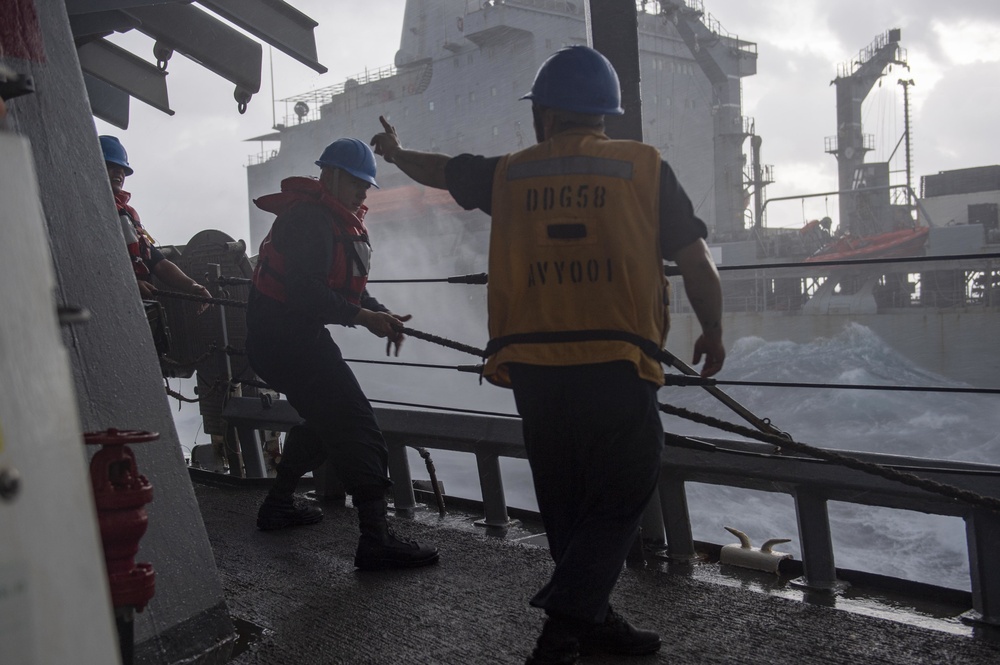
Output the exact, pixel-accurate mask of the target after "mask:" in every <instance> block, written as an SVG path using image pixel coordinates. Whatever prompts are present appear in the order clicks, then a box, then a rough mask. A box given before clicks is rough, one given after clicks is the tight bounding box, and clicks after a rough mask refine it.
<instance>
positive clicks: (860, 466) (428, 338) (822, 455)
mask: <svg viewBox="0 0 1000 665" xmlns="http://www.w3.org/2000/svg"><path fill="white" fill-rule="evenodd" d="M976 258H1000V254H997V255H994V254H986V255H980V256H978V257H976ZM847 263H851V262H847ZM853 263H861V262H853ZM810 265H819V264H810ZM734 268H735V266H734ZM155 293H156V295H160V296H164V297H168V298H177V299H179V300H190V301H194V302H203V303H204V302H207V303H210V304H213V305H224V306H229V307H244V308H245V307H246V303H245V302H242V301H239V300H231V299H228V298H206V297H204V296H195V295H190V294H186V293H176V292H172V291H159V290H157V291H156V292H155ZM400 331H401V332H402V333H404V334H406V335H409V336H410V337H413V338H416V339H420V340H423V341H425V342H431V343H433V344H438V345H440V346H444V347H446V348H449V349H453V350H455V351H461V352H463V353H468V354H471V355H474V356H476V357H478V358H483V357H485V351H484V350H483V349H478V348H476V347H473V346H469V345H468V344H462V343H460V342H455V341H453V340H449V339H447V338H444V337H440V336H438V335H432V334H430V333H425V332H422V331H419V330H415V329H413V328H408V327H406V326H400ZM216 350H218V349H210V352H214V351H216ZM225 352H226V353H230V354H239V353H242V352H241V351H240V350H238V349H233V348H231V347H227V348H226V349H225ZM654 357H656V359H657V360H659V361H660V362H663V363H665V364H668V365H672V366H676V365H677V359H676V357H675V356H673V355H672V354H671V353H669V352H668V351H666V350H665V349H661V350H660V351H659V352H658V353H657V354H656V355H655V356H654ZM371 362H374V361H371ZM418 366H419V365H418ZM670 380H671V382H675V383H674V385H700V386H702V387H704V388H706V389H709V388H712V387H713V386H714V385H716V384H717V383H723V382H717V381H705V380H700V381H699V380H696V379H694V378H689V377H683V378H681V379H679V380H678V379H675V378H673V377H671V379H670ZM234 383H240V384H243V385H251V386H254V387H258V388H268V386H267V385H266V384H263V383H260V382H258V381H251V380H247V379H240V380H236V381H234ZM724 385H764V384H763V383H760V382H740V383H736V382H725V383H724ZM767 385H775V386H781V387H824V386H822V385H820V384H791V383H788V384H781V383H777V382H775V383H770V384H767ZM846 387H847V388H854V389H859V386H846ZM861 389H868V388H861ZM870 389H882V390H907V389H918V390H923V391H930V390H931V389H929V388H919V387H906V386H896V387H893V386H871V387H870ZM167 392H168V394H172V392H171V391H170V389H169V388H167ZM943 392H988V393H994V392H1000V391H995V390H991V389H982V390H979V389H959V388H956V389H950V390H947V391H943ZM723 394H724V393H723ZM172 396H175V395H172ZM177 397H178V399H185V400H186V399H187V398H183V396H179V395H177ZM370 401H372V402H377V403H381V404H392V405H397V406H407V407H412V408H422V409H435V410H443V411H454V412H457V413H471V414H478V415H492V416H499V417H506V418H517V417H518V416H517V415H512V414H505V413H494V412H488V411H478V410H473V409H457V408H451V407H441V406H434V405H429V404H414V403H409V402H393V401H386V400H374V399H373V400H370ZM660 410H661V411H663V412H664V413H667V414H670V415H675V416H679V417H682V418H687V419H689V420H692V421H694V422H698V423H702V424H705V425H709V426H711V427H715V428H717V429H721V430H723V431H727V432H731V433H734V434H740V435H742V436H746V437H749V438H754V439H758V440H760V441H764V442H766V443H771V444H773V445H776V446H779V447H782V448H790V449H792V450H797V451H799V452H802V453H805V454H807V455H811V456H813V457H816V458H819V459H823V460H826V461H829V462H833V463H836V464H841V465H843V466H846V467H847V468H850V469H854V470H857V471H862V472H864V473H870V474H873V475H877V476H881V477H882V478H886V479H888V480H893V481H896V482H900V483H903V484H904V485H910V486H912V487H917V488H919V489H923V490H926V491H928V492H932V493H935V494H940V495H943V496H946V497H948V498H952V499H957V500H959V501H963V502H965V503H969V504H972V505H977V506H984V507H986V508H989V509H990V510H993V511H996V512H1000V499H996V498H994V497H985V496H981V495H979V494H977V493H975V492H971V491H969V490H963V489H962V488H960V487H955V486H953V485H948V484H945V483H939V482H937V481H934V480H930V479H928V478H922V477H920V476H917V475H915V474H912V473H909V472H904V471H899V470H897V469H893V468H891V467H886V466H883V465H880V464H874V463H871V462H865V461H863V460H859V459H857V458H855V457H851V456H849V455H842V454H840V453H836V452H833V451H830V450H825V449H822V448H816V447H814V446H810V445H807V444H804V443H799V442H796V441H793V440H792V439H791V437H789V436H788V435H787V434H786V435H784V436H779V435H775V434H768V433H765V432H759V431H757V430H752V429H749V428H746V427H742V426H739V425H734V424H732V423H728V422H726V421H723V420H719V419H718V418H713V417H711V416H706V415H703V414H697V413H695V412H692V411H688V410H687V409H683V408H679V407H672V406H669V405H666V404H660ZM762 422H764V423H765V424H767V425H769V424H770V423H769V422H768V421H762Z"/></svg>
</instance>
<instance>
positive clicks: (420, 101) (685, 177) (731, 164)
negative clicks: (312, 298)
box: [247, 0, 757, 250]
mask: <svg viewBox="0 0 1000 665" xmlns="http://www.w3.org/2000/svg"><path fill="white" fill-rule="evenodd" d="M642 4H643V5H646V3H642ZM654 5H655V6H656V9H655V10H654ZM637 22H638V30H639V39H638V44H639V79H640V81H641V99H642V108H641V117H642V134H643V140H644V141H645V142H646V143H649V144H651V145H654V146H656V147H657V148H659V149H660V151H661V152H662V154H663V155H664V157H665V158H666V159H667V160H668V161H669V162H670V163H671V165H673V166H674V168H675V170H676V171H677V172H678V174H679V177H680V178H681V181H682V184H683V185H684V187H685V189H687V191H688V193H689V194H690V196H691V198H692V200H693V201H694V202H695V204H696V206H697V211H698V214H699V216H701V217H702V218H703V219H704V220H705V221H706V223H707V224H708V225H709V227H710V228H711V230H712V232H713V237H718V238H721V239H734V238H742V237H743V235H744V229H745V228H748V227H749V221H748V220H747V219H745V212H744V210H745V208H746V206H745V204H744V203H743V201H744V198H745V195H744V189H745V184H744V181H745V176H744V170H745V168H744V163H745V161H746V160H745V158H744V156H743V151H742V145H743V143H744V141H745V139H746V138H747V137H748V136H750V135H751V134H752V132H753V121H752V120H751V119H749V118H746V117H744V116H743V114H742V100H741V95H740V78H741V77H744V76H748V75H752V74H754V73H755V72H756V58H757V52H756V45H755V44H753V43H751V42H747V41H744V40H741V39H739V38H738V37H736V36H733V35H729V34H728V33H726V32H725V31H724V30H723V29H722V28H721V26H720V25H719V23H718V21H716V20H714V19H712V18H711V17H710V16H709V15H707V14H705V12H704V8H703V6H702V3H701V2H700V1H698V2H691V1H688V2H686V3H679V2H663V3H649V7H648V8H646V9H645V10H643V9H639V10H638V11H637ZM586 35H587V24H586V15H585V9H584V3H576V2H569V1H564V0H506V1H504V2H486V3H459V2H449V1H447V0H407V4H406V10H405V13H404V20H403V27H402V32H401V39H400V48H399V50H398V52H397V53H396V57H395V62H394V63H393V64H392V65H388V66H385V67H381V68H379V69H376V70H372V71H367V72H365V73H364V74H363V75H358V76H353V77H350V78H348V79H347V80H346V81H345V82H343V83H338V84H337V85H334V86H331V87H328V88H324V89H321V90H316V91H314V92H311V93H308V94H304V95H297V96H295V97H290V98H288V99H287V100H284V101H285V106H286V109H287V110H290V111H291V113H290V114H289V115H288V117H286V118H285V122H284V123H283V124H280V125H278V126H277V128H276V129H277V131H276V132H274V133H272V134H269V135H266V136H264V137H259V138H260V139H262V140H266V141H279V142H280V147H278V148H277V149H276V150H274V149H272V150H262V152H261V154H260V155H259V157H258V158H257V159H255V160H253V161H254V162H255V163H251V164H250V165H249V167H248V169H247V178H248V186H249V187H248V188H249V196H250V199H251V202H250V242H251V246H252V247H256V245H257V243H259V242H260V240H261V239H262V238H263V236H264V235H265V234H266V232H267V228H268V226H269V224H270V221H271V219H270V216H268V215H267V214H265V213H263V212H262V211H260V210H258V209H256V207H255V206H254V205H253V204H252V199H254V198H256V197H258V196H260V195H262V194H265V193H267V192H271V191H276V190H277V188H278V186H279V183H280V181H281V179H282V178H283V177H286V176H288V175H291V174H309V173H314V172H315V166H313V161H314V160H315V159H316V155H315V154H314V153H315V152H316V151H317V146H322V145H325V144H326V143H328V142H329V141H331V140H333V139H335V138H337V137H340V136H355V137H359V138H363V139H367V138H368V137H370V136H371V135H372V134H374V133H375V132H376V131H378V129H379V126H378V116H379V115H384V116H386V117H387V118H390V119H391V121H392V123H393V124H394V125H395V126H396V127H397V129H398V130H399V132H400V135H401V136H403V137H405V140H406V142H407V146H408V147H411V148H414V149H418V150H430V151H439V152H443V153H446V154H457V153H460V152H470V153H477V154H484V155H497V154H503V153H506V152H510V151H512V150H517V149H518V148H521V147H526V146H528V145H530V144H531V143H533V142H534V141H535V138H534V130H533V129H532V126H531V114H530V111H529V107H528V103H527V102H524V101H519V98H520V97H521V96H522V95H523V94H524V93H525V92H527V91H528V89H529V88H530V87H531V82H532V80H533V78H534V74H535V71H536V70H537V69H538V66H539V65H540V64H541V63H542V61H544V60H545V58H546V57H548V56H549V55H551V54H552V53H553V52H554V51H556V50H557V49H559V48H561V47H563V46H567V45H571V44H586V43H587V37H586ZM692 45H694V48H693V49H692ZM272 145H273V144H272ZM379 184H380V185H381V186H382V191H379V192H373V193H372V194H371V196H370V200H369V207H370V208H371V209H372V215H371V220H372V221H371V225H372V229H373V233H377V232H378V229H379V227H380V226H381V227H382V228H383V229H384V228H387V227H390V226H391V225H392V224H394V223H406V222H412V221H413V219H414V218H415V217H417V214H418V213H427V212H429V209H428V208H429V207H434V206H429V204H435V205H436V204H438V203H440V202H441V201H447V200H448V197H447V195H443V196H441V195H435V194H434V193H431V192H424V191H423V188H420V187H415V186H413V185H411V184H410V183H409V181H408V180H406V179H405V178H403V177H402V176H401V175H400V174H399V173H398V172H396V171H395V169H392V168H386V169H384V170H383V173H382V174H380V177H379ZM393 190H397V191H395V193H393ZM435 196H438V197H440V200H439V199H438V198H435ZM437 207H438V208H440V207H441V206H437ZM451 209H452V210H453V211H454V212H455V214H459V215H461V213H459V212H458V209H457V208H456V207H454V205H452V208H451ZM444 210H445V211H447V210H448V208H446V207H445V208H444ZM444 214H450V213H448V212H445V213H444ZM485 223H486V220H485V218H483V217H482V216H481V215H474V216H472V217H465V218H464V222H463V224H464V226H465V227H466V228H467V229H469V230H470V231H472V233H471V235H470V239H471V241H472V242H477V240H476V239H477V238H478V239H480V240H483V241H484V240H485V237H484V236H483V235H482V234H481V233H478V232H476V231H481V230H482V228H483V226H484V225H485ZM481 249H483V250H485V246H482V247H481Z"/></svg>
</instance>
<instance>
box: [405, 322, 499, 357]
mask: <svg viewBox="0 0 1000 665" xmlns="http://www.w3.org/2000/svg"><path fill="white" fill-rule="evenodd" d="M400 331H401V332H403V333H404V334H406V335H409V336H410V337H414V338H416V339H422V340H424V341H425V342H431V343H433V344H438V345H440V346H444V347H447V348H449V349H454V350H455V351H461V352H463V353H468V354H470V355H473V356H476V357H477V358H483V357H485V356H486V352H485V351H484V350H482V349H477V348H476V347H474V346H469V345H468V344H462V343H461V342H453V341H452V340H450V339H446V338H444V337H438V336H437V335H431V334H430V333H425V332H421V331H419V330H414V329H413V328H407V327H406V326H401V327H400Z"/></svg>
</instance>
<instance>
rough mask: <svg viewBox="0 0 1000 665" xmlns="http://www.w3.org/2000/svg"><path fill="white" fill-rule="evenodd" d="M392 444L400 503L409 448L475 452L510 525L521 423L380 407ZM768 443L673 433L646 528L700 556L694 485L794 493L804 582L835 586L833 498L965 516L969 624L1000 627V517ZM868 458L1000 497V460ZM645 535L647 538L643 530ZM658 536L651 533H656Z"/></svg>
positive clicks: (401, 503) (407, 487) (406, 495)
mask: <svg viewBox="0 0 1000 665" xmlns="http://www.w3.org/2000/svg"><path fill="white" fill-rule="evenodd" d="M376 413H377V416H378V420H379V424H380V426H381V427H382V431H383V434H384V436H385V439H386V442H387V443H388V445H389V473H390V476H391V477H392V479H393V481H394V484H393V493H394V499H395V506H396V509H397V510H402V511H408V510H413V509H414V508H415V507H416V505H417V504H416V498H415V495H414V492H413V486H412V482H411V476H410V468H409V461H408V458H407V453H406V447H407V446H409V447H420V448H427V449H431V450H449V451H456V452H463V453H470V454H472V455H474V456H475V458H476V468H477V470H478V474H479V483H480V488H481V490H482V496H483V511H484V520H483V524H485V525H487V526H494V527H504V526H507V525H508V524H509V516H508V512H507V503H506V498H505V495H504V488H503V478H502V473H501V467H500V458H502V457H508V458H518V459H524V458H525V457H526V455H525V451H524V443H523V439H522V437H521V426H520V421H518V420H517V419H515V418H501V417H494V416H479V415H464V414H449V413H433V412H424V411H410V410H402V409H392V408H376ZM774 451H775V448H774V446H772V445H768V444H763V443H756V442H749V443H748V442H740V441H731V440H717V439H694V438H689V437H679V436H672V435H668V437H667V445H666V447H665V448H664V453H663V456H662V465H663V466H662V473H661V478H660V484H659V488H658V489H659V491H658V497H655V498H656V499H657V500H654V501H653V502H652V503H651V504H650V507H649V508H648V509H647V515H646V519H645V520H644V528H645V529H646V530H647V531H648V530H649V529H650V525H653V528H656V529H662V535H663V537H664V539H665V542H666V544H667V554H668V556H669V557H670V558H671V559H675V560H689V559H692V558H693V557H694V556H695V547H694V540H693V537H692V529H691V518H690V514H689V512H688V503H687V492H686V489H685V484H686V483H688V482H698V483H708V484H714V485H725V486H730V487H740V488H745V489H753V490H759V491H765V492H779V493H784V494H788V495H790V496H791V497H792V498H793V500H794V502H795V509H796V515H797V521H798V535H799V544H800V548H801V552H802V564H803V570H804V575H803V585H804V586H805V587H807V588H810V589H816V590H832V589H834V588H836V586H837V576H836V568H835V565H834V544H833V538H832V535H831V531H830V518H829V513H828V510H827V504H828V502H829V501H840V502H846V503H854V504H860V505H867V506H881V507H888V508H894V509H901V510H909V511H919V512H923V513H930V514H935V515H946V516H954V517H961V518H962V519H963V520H965V524H966V534H967V545H968V551H969V569H970V577H971V583H972V600H973V607H972V609H971V610H970V611H969V612H967V613H966V615H964V618H967V619H968V620H970V621H973V622H983V623H988V624H993V625H1000V566H996V565H995V558H996V552H998V551H1000V514H998V513H997V512H994V511H992V510H990V509H988V508H983V507H979V506H974V505H970V504H965V503H962V502H959V501H956V500H954V499H950V498H947V497H944V496H941V495H938V494H935V493H932V492H928V491H926V490H923V489H918V488H914V487H910V486H907V485H903V484H901V483H898V482H894V481H891V480H886V479H884V478H881V477H878V476H874V475H870V474H866V473H863V472H861V471H858V470H853V469H849V468H846V467H844V466H840V465H837V464H832V463H829V462H824V461H821V460H817V459H812V458H807V457H799V456H791V455H779V454H776V453H775V452H774ZM850 454H851V455H852V456H854V457H856V458H858V459H861V460H864V461H866V462H871V463H877V464H881V465H885V466H889V467H893V468H896V469H900V470H906V471H910V472H912V473H915V474H917V475H920V476H922V477H925V478H928V479H931V480H934V481H937V482H939V483H942V484H949V485H955V486H960V487H962V488H965V489H968V490H970V491H972V492H975V493H977V494H980V495H982V496H991V497H998V498H1000V466H993V465H985V464H971V463H963V462H951V461H944V460H929V459H921V458H911V457H903V456H897V455H886V454H879V453H860V452H858V453H850ZM647 535H649V534H648V533H647ZM654 535H655V534H654Z"/></svg>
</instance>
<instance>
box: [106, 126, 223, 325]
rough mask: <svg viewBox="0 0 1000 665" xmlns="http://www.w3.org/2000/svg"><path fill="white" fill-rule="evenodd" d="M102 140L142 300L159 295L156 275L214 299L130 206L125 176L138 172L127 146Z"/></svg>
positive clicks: (184, 290)
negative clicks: (160, 245)
mask: <svg viewBox="0 0 1000 665" xmlns="http://www.w3.org/2000/svg"><path fill="white" fill-rule="evenodd" d="M99 139H100V141H101V151H102V152H103V153H104V164H105V166H106V167H107V169H108V179H109V180H110V181H111V191H112V192H113V193H114V195H115V206H116V207H117V208H118V217H119V219H120V220H121V224H122V233H123V234H124V236H125V244H126V246H127V247H128V253H129V256H130V257H131V259H132V270H133V271H134V272H135V279H136V283H137V284H138V286H139V294H140V295H141V296H142V299H143V300H151V299H153V298H154V297H155V294H156V289H155V287H154V286H153V276H154V275H155V276H156V278H157V279H159V280H160V281H161V282H163V284H164V285H165V286H166V287H167V288H169V289H172V290H174V291H178V292H180V293H190V294H192V295H196V296H203V297H205V298H211V297H212V294H211V292H209V290H208V289H206V288H205V287H204V286H202V285H201V284H199V283H198V282H196V281H195V280H193V279H191V278H190V277H188V276H187V275H186V274H185V273H184V271H183V270H181V269H180V268H179V267H177V264H175V263H174V262H173V261H171V260H170V259H167V258H165V257H164V256H163V252H161V251H160V250H159V249H157V248H156V247H155V246H154V244H153V243H154V242H155V241H154V240H153V237H152V236H151V235H149V233H147V232H146V229H145V228H143V226H142V222H140V221H139V213H137V212H136V211H135V208H133V207H132V206H130V205H129V200H130V199H131V198H132V195H131V194H130V193H129V192H126V191H125V190H124V189H123V188H124V186H125V178H126V177H127V176H130V175H132V174H133V173H135V171H134V170H133V169H132V167H131V166H129V163H128V153H127V152H125V146H123V145H122V142H121V141H120V140H119V139H118V137H117V136H101V137H99ZM207 307H208V305H207V304H203V305H202V306H201V307H200V309H199V310H198V311H199V312H201V311H203V310H204V309H205V308H207Z"/></svg>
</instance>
